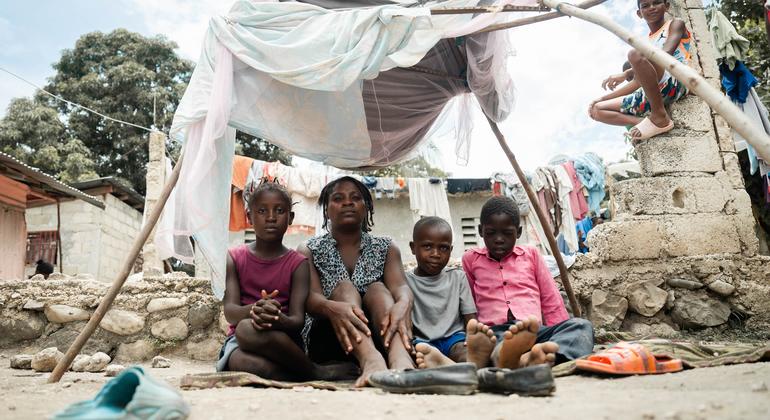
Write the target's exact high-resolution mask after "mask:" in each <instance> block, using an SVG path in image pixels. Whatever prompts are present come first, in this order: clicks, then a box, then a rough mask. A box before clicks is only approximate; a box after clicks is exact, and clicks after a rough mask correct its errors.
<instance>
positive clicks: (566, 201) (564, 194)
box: [548, 165, 578, 254]
mask: <svg viewBox="0 0 770 420" xmlns="http://www.w3.org/2000/svg"><path fill="white" fill-rule="evenodd" d="M548 170H549V171H550V172H551V175H552V177H553V179H554V180H555V181H556V183H557V185H558V192H559V195H558V198H559V206H560V207H561V223H560V228H559V234H560V236H562V237H563V239H564V243H565V245H566V249H565V251H566V252H565V251H562V252H563V253H565V254H574V253H575V252H577V250H578V238H577V233H576V232H575V216H574V214H575V212H574V211H573V210H572V202H571V199H572V190H573V184H572V179H571V177H570V176H569V174H568V173H567V170H566V169H565V168H564V167H563V166H562V165H558V166H549V167H548Z"/></svg>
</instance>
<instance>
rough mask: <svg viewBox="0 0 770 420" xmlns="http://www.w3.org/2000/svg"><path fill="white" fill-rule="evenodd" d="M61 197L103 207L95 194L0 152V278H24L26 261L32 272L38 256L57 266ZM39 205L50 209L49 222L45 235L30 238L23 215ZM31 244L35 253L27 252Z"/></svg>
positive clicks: (88, 206) (59, 256) (89, 205)
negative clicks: (76, 187) (29, 263)
mask: <svg viewBox="0 0 770 420" xmlns="http://www.w3.org/2000/svg"><path fill="white" fill-rule="evenodd" d="M65 200H77V201H79V202H81V203H83V205H84V206H85V207H86V208H87V209H88V210H89V211H90V210H91V209H94V210H98V211H104V210H103V209H104V208H105V205H104V203H103V202H101V201H99V200H97V199H96V198H95V197H93V196H91V195H88V194H86V193H84V192H82V191H79V190H77V189H75V188H73V187H71V186H69V185H67V184H64V183H62V182H60V181H58V180H56V178H54V177H52V176H50V175H47V174H45V173H43V172H41V171H39V170H38V169H36V168H33V167H31V166H28V165H26V164H24V163H22V162H20V161H18V160H17V159H15V158H14V157H12V156H10V155H7V154H5V153H2V152H0V279H21V278H24V277H25V276H26V273H25V266H26V265H27V264H26V263H27V262H31V267H32V270H31V272H34V269H35V262H36V261H37V260H38V259H45V260H46V261H47V262H49V263H51V264H53V265H54V266H55V267H57V268H60V267H61V263H62V258H61V255H62V253H61V252H60V251H61V250H62V246H61V245H62V243H61V230H60V229H61V227H62V220H61V219H60V218H59V217H58V211H57V209H60V205H61V204H62V203H63V202H64V201H65ZM41 208H49V209H50V210H49V211H50V212H51V213H52V221H51V225H50V226H49V228H48V230H47V231H46V233H45V234H43V233H34V234H33V235H32V236H31V237H30V236H29V233H28V232H29V231H30V229H28V223H27V222H26V220H25V218H26V216H27V214H28V212H37V211H38V210H39V209H41ZM30 240H31V241H32V242H30ZM31 245H32V248H33V250H36V252H32V253H30V252H29V251H30V246H31Z"/></svg>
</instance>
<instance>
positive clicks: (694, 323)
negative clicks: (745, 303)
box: [671, 291, 730, 328]
mask: <svg viewBox="0 0 770 420" xmlns="http://www.w3.org/2000/svg"><path fill="white" fill-rule="evenodd" d="M729 316H730V307H729V306H728V305H727V304H726V303H724V302H722V301H720V300H717V299H714V298H712V297H710V296H708V294H707V293H706V292H704V291H698V292H696V293H692V292H690V293H687V294H684V295H683V296H678V297H677V299H676V302H674V309H672V310H671V318H672V319H673V320H674V322H676V323H677V324H678V325H680V326H681V327H682V328H703V327H716V326H717V325H722V324H724V323H725V322H727V318H728V317H729Z"/></svg>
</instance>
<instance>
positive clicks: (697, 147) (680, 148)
mask: <svg viewBox="0 0 770 420" xmlns="http://www.w3.org/2000/svg"><path fill="white" fill-rule="evenodd" d="M648 140H649V141H643V142H641V143H640V144H639V145H637V146H636V154H637V156H638V158H639V165H640V167H641V169H642V175H643V176H647V177H652V176H658V175H665V174H671V173H681V172H708V173H715V172H717V171H721V170H722V159H721V157H720V156H719V150H718V148H717V142H716V138H715V136H714V134H713V133H712V134H703V135H701V136H697V137H684V136H676V135H669V134H663V135H660V136H656V137H653V138H651V139H648Z"/></svg>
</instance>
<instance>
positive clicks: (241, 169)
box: [230, 155, 254, 232]
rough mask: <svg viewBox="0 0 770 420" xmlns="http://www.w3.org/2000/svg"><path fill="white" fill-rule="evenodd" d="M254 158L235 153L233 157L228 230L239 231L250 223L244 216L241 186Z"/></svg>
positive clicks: (244, 183) (244, 209)
mask: <svg viewBox="0 0 770 420" xmlns="http://www.w3.org/2000/svg"><path fill="white" fill-rule="evenodd" d="M253 162H254V159H252V158H248V157H245V156H238V155H236V156H235V157H233V176H232V181H231V183H232V193H231V194H230V232H240V231H242V230H245V229H247V228H248V227H249V226H250V225H251V224H250V223H249V218H248V217H247V216H246V205H245V204H244V201H243V188H244V187H245V186H246V181H247V179H248V177H249V170H250V169H251V164H252V163H253Z"/></svg>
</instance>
